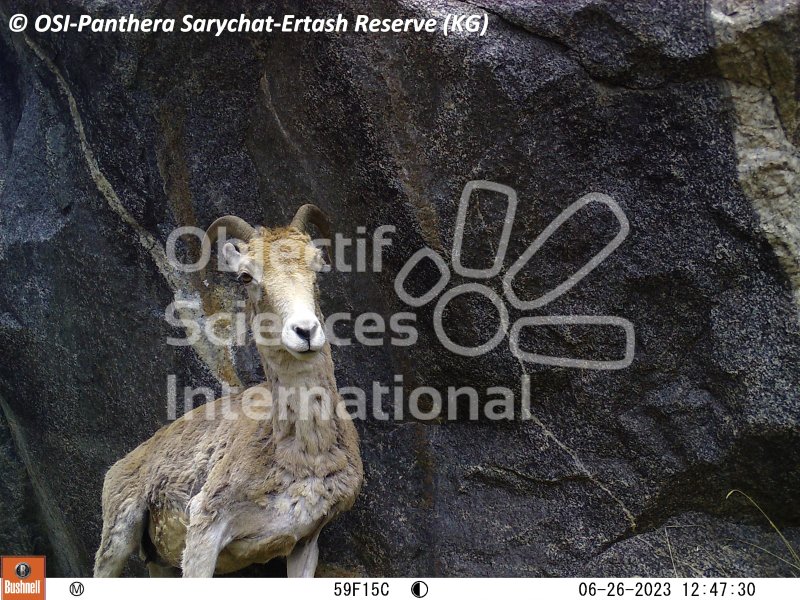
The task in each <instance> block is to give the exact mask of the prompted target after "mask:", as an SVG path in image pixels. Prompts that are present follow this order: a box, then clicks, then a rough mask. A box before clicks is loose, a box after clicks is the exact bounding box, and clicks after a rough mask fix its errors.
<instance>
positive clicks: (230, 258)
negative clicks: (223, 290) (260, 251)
mask: <svg viewBox="0 0 800 600" xmlns="http://www.w3.org/2000/svg"><path fill="white" fill-rule="evenodd" d="M222 257H223V258H224V259H225V265H226V266H227V269H226V270H227V271H233V272H234V273H235V272H237V271H238V270H239V265H240V264H241V263H242V255H241V254H240V253H239V251H238V250H237V249H236V246H234V245H233V244H231V243H230V242H227V243H226V244H225V245H224V246H223V247H222Z"/></svg>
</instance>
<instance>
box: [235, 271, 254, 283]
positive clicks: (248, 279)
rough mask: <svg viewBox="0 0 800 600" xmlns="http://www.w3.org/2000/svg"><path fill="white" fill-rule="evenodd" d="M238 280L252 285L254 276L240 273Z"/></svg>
mask: <svg viewBox="0 0 800 600" xmlns="http://www.w3.org/2000/svg"><path fill="white" fill-rule="evenodd" d="M238 279H239V281H241V282H242V283H252V281H253V276H252V275H250V273H240V274H239V277H238Z"/></svg>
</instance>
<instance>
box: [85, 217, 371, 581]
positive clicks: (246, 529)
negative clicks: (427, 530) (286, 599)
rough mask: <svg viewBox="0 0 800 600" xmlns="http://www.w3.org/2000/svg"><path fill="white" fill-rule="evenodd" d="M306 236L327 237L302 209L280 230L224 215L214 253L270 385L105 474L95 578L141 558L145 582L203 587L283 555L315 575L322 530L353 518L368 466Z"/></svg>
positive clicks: (232, 400)
mask: <svg viewBox="0 0 800 600" xmlns="http://www.w3.org/2000/svg"><path fill="white" fill-rule="evenodd" d="M310 225H315V226H316V227H317V228H318V229H320V231H321V233H322V234H323V235H325V236H327V237H330V228H329V226H328V223H327V219H326V218H325V215H324V214H323V213H322V211H321V210H320V209H319V208H317V207H316V206H313V205H310V204H306V205H304V206H302V207H301V208H300V209H299V210H298V211H297V214H296V215H295V217H294V219H293V220H292V222H291V225H289V226H288V227H280V228H274V229H269V228H265V227H258V228H253V227H251V226H250V225H249V224H248V223H247V222H245V221H244V220H242V219H240V218H238V217H233V216H225V217H221V218H219V219H217V220H216V221H215V222H214V223H213V224H212V225H211V226H210V227H209V229H208V230H207V232H206V238H207V240H208V241H209V242H210V243H211V244H212V245H214V243H215V242H216V241H217V240H218V239H219V236H220V235H221V234H222V233H223V231H224V232H225V234H226V237H228V238H233V239H235V240H239V241H238V242H237V244H238V247H237V246H236V245H234V244H233V243H231V242H227V243H225V244H224V246H223V248H222V254H223V257H224V260H225V262H226V263H227V265H228V266H229V268H230V270H231V271H233V272H235V273H236V276H237V279H238V280H239V282H240V283H241V285H242V286H243V287H244V288H245V290H246V296H247V299H246V306H247V314H248V318H249V319H251V323H250V325H251V327H253V328H254V327H255V320H256V318H257V317H258V315H269V316H270V317H271V318H270V319H266V320H265V319H263V318H262V319H261V322H260V324H259V326H260V331H261V334H260V341H259V336H256V345H257V349H258V352H259V354H260V357H261V360H262V362H263V366H264V371H265V373H266V375H267V381H266V382H265V383H264V384H262V385H261V386H256V387H253V388H250V389H248V390H246V391H245V392H243V393H241V394H238V395H233V396H229V397H226V398H220V399H218V400H215V401H214V402H213V403H210V404H206V405H204V406H200V407H198V408H196V409H194V410H193V411H191V412H188V413H186V414H185V415H184V416H182V417H181V418H180V419H177V420H176V421H174V422H173V423H171V424H170V425H167V426H165V427H163V428H162V429H160V430H159V431H158V432H156V434H155V435H154V436H153V437H151V438H150V439H149V440H147V441H146V442H144V443H143V444H141V445H140V446H139V447H138V448H136V449H135V450H133V451H132V452H130V453H129V454H128V455H127V456H125V457H124V458H123V459H122V460H120V461H119V462H117V463H116V464H114V466H112V467H111V469H110V470H109V471H108V473H107V475H106V478H105V483H104V485H103V533H102V539H101V542H100V547H99V549H98V550H97V554H96V556H95V566H94V574H95V577H114V576H118V575H120V574H121V572H122V571H123V568H124V566H125V563H126V561H127V560H128V558H129V557H130V555H131V554H132V553H133V552H135V551H136V550H137V548H138V549H139V550H140V552H141V554H142V556H143V558H145V559H146V560H147V563H148V568H149V571H150V575H151V576H176V575H178V573H179V571H178V569H179V568H180V569H181V570H182V572H183V576H184V577H210V576H212V575H214V574H215V573H217V574H222V573H230V572H232V571H237V570H239V569H242V568H244V567H246V566H248V565H251V564H254V563H265V562H267V561H269V560H270V559H272V558H275V557H282V556H285V557H286V558H287V572H288V574H289V576H290V577H313V576H314V571H315V569H316V566H317V557H318V549H317V540H318V538H319V534H320V530H321V529H322V528H323V527H324V526H325V525H326V524H327V523H328V522H329V521H330V520H331V519H333V518H334V517H335V516H336V515H338V514H339V513H341V512H343V511H346V510H348V509H350V508H351V507H352V505H353V502H354V501H355V499H356V496H357V495H358V492H359V490H360V488H361V483H362V479H363V467H362V463H361V456H360V452H359V440H358V434H357V432H356V429H355V427H354V425H353V422H352V420H351V419H350V417H349V415H348V414H347V411H346V410H345V409H344V403H343V401H342V400H341V398H340V396H339V394H338V391H337V387H336V380H335V379H334V373H333V362H332V360H331V350H330V346H329V344H328V343H327V341H326V338H325V333H324V331H323V327H322V314H321V312H320V308H319V299H318V288H317V284H316V275H317V271H318V270H320V268H321V267H322V266H323V265H324V261H323V258H322V253H321V251H320V249H319V248H316V247H315V246H314V245H312V244H311V239H310V237H309V235H308V232H307V230H308V228H309V226H310ZM204 243H205V242H204ZM254 333H255V329H254Z"/></svg>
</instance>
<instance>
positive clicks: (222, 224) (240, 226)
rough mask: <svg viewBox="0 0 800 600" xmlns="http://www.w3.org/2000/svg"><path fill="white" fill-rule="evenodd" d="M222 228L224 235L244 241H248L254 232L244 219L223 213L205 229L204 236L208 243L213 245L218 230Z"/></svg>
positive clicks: (217, 235) (217, 236)
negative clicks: (222, 215)
mask: <svg viewBox="0 0 800 600" xmlns="http://www.w3.org/2000/svg"><path fill="white" fill-rule="evenodd" d="M223 228H224V229H225V235H226V237H229V238H237V239H239V240H242V241H243V242H245V243H247V242H249V241H250V239H251V238H252V237H253V235H254V234H255V232H256V230H255V229H253V228H252V227H251V226H250V224H249V223H248V222H247V221H245V220H244V219H240V218H239V217H234V216H233V215H225V216H224V217H220V218H219V219H217V220H216V221H214V222H213V223H212V224H211V225H209V227H208V229H206V238H207V239H208V242H209V244H211V245H212V246H213V245H214V243H216V241H217V238H219V232H220V230H221V229H223Z"/></svg>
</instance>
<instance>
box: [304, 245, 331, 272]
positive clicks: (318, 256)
mask: <svg viewBox="0 0 800 600" xmlns="http://www.w3.org/2000/svg"><path fill="white" fill-rule="evenodd" d="M311 248H312V250H311V260H310V261H309V263H308V266H309V267H311V268H312V269H313V270H314V271H316V272H317V273H327V272H328V271H330V270H331V266H330V265H329V264H328V263H327V262H326V261H325V254H324V252H323V251H322V249H321V248H319V247H317V246H315V245H314V244H311Z"/></svg>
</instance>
